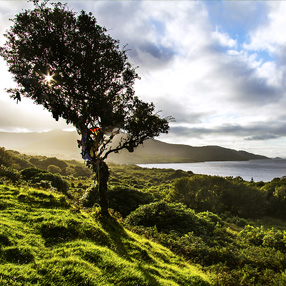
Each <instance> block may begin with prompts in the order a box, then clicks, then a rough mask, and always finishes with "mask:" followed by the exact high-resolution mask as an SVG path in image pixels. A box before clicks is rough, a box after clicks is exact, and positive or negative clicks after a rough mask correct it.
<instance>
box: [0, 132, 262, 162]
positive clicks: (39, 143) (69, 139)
mask: <svg viewBox="0 0 286 286" xmlns="http://www.w3.org/2000/svg"><path fill="white" fill-rule="evenodd" d="M77 139H79V135H78V134H77V133H76V132H67V131H61V130H54V131H50V132H42V133H6V132H0V146H2V147H5V148H6V149H13V150H17V151H20V152H22V153H26V154H34V155H45V156H55V157H58V158H61V159H76V160H81V156H80V150H79V149H78V147H77V142H76V140H77ZM117 140H119V138H117ZM265 158H267V157H265V156H260V155H255V154H251V153H248V152H245V151H236V150H232V149H228V148H223V147H219V146H204V147H192V146H188V145H179V144H168V143H164V142H161V141H158V140H147V141H146V142H144V144H143V145H141V146H139V147H138V148H136V149H135V151H134V152H133V153H129V152H128V151H127V150H123V151H121V152H120V153H119V154H111V155H110V156H109V161H110V162H114V163H120V164H146V163H191V162H203V161H243V160H252V159H265Z"/></svg>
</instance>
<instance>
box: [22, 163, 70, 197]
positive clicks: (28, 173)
mask: <svg viewBox="0 0 286 286" xmlns="http://www.w3.org/2000/svg"><path fill="white" fill-rule="evenodd" d="M21 175H22V177H23V179H24V180H26V181H30V182H31V183H34V184H35V183H40V182H41V181H50V182H51V185H52V187H54V188H56V189H57V190H58V191H60V192H62V193H65V194H66V193H67V191H68V189H69V183H68V182H67V181H66V180H64V179H63V178H62V177H61V176H60V175H57V174H51V173H49V172H47V171H43V170H39V169H37V168H28V169H24V170H22V171H21Z"/></svg>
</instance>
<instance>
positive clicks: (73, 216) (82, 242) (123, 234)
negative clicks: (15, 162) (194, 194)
mask: <svg viewBox="0 0 286 286" xmlns="http://www.w3.org/2000/svg"><path fill="white" fill-rule="evenodd" d="M0 213H1V216H0V223H1V229H0V262H1V263H0V285H69V286H70V285H101V286H104V285H122V286H123V285H124V286H125V285H140V286H144V285H150V286H151V285H152V286H156V285H170V286H173V285H174V286H175V285H209V284H210V276H208V275H207V274H205V273H203V272H202V271H201V270H200V269H199V267H198V266H196V265H191V264H188V263H187V262H186V261H185V260H183V259H182V258H180V257H179V256H176V255H175V254H173V253H172V252H171V251H170V250H168V249H167V248H164V247H163V246H161V245H159V244H156V243H154V242H152V241H150V240H148V239H146V238H144V237H142V236H139V235H137V234H134V233H132V232H130V231H128V230H126V229H124V228H123V227H122V226H121V225H120V223H118V222H117V221H116V219H114V218H111V219H103V218H99V216H98V213H96V212H91V213H86V212H83V211H80V210H77V209H75V208H73V207H71V206H70V204H69V203H68V201H67V200H66V197H65V196H64V195H62V194H58V193H56V192H51V191H44V190H38V189H34V188H29V187H26V188H17V187H14V186H9V185H0Z"/></svg>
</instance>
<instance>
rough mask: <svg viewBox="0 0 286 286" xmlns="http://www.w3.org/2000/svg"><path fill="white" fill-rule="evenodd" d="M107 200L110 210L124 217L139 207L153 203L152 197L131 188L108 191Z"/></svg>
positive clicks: (117, 188) (115, 188)
mask: <svg viewBox="0 0 286 286" xmlns="http://www.w3.org/2000/svg"><path fill="white" fill-rule="evenodd" d="M108 200H109V206H110V208H112V209H114V210H116V211H118V212H120V213H121V215H122V216H123V217H126V216H127V215H129V214H130V213H131V212H132V211H134V210H136V209H137V208H138V207H139V206H140V205H145V204H149V203H151V202H153V201H154V197H153V196H152V195H151V194H148V193H144V192H141V191H138V190H136V189H133V188H128V187H123V186H117V187H114V188H112V189H111V190H110V191H108Z"/></svg>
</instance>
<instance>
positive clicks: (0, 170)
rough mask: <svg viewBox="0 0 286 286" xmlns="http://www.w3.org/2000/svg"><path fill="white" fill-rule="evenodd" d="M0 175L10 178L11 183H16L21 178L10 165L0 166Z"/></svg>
mask: <svg viewBox="0 0 286 286" xmlns="http://www.w3.org/2000/svg"><path fill="white" fill-rule="evenodd" d="M0 177H3V178H4V179H5V178H6V179H8V180H11V182H13V183H16V182H17V181H19V180H20V178H21V176H20V174H19V173H18V171H17V170H15V169H13V168H11V167H5V166H0Z"/></svg>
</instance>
